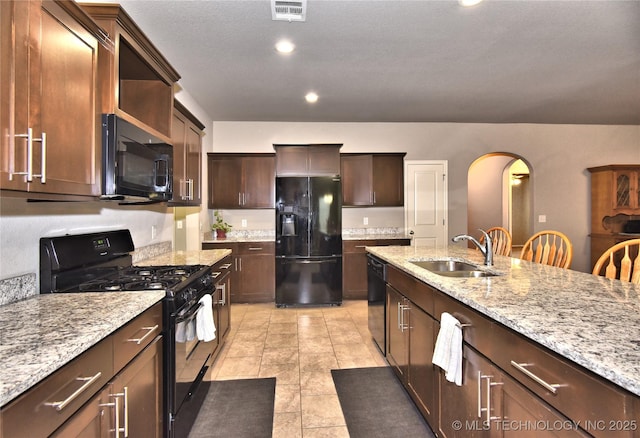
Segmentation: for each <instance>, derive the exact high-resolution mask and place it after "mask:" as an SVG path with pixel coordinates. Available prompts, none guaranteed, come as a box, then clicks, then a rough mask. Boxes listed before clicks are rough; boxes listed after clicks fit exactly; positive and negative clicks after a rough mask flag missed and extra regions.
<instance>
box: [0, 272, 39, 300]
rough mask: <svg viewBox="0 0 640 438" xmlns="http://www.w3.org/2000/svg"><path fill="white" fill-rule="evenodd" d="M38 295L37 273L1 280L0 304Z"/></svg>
mask: <svg viewBox="0 0 640 438" xmlns="http://www.w3.org/2000/svg"><path fill="white" fill-rule="evenodd" d="M35 295H38V287H37V285H36V274H25V275H19V276H17V277H12V278H6V279H4V280H0V306H3V305H5V304H9V303H13V302H16V301H20V300H24V299H26V298H29V297H32V296H35Z"/></svg>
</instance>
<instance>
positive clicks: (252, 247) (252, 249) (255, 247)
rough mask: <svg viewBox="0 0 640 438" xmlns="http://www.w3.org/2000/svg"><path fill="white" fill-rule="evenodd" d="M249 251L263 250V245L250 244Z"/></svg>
mask: <svg viewBox="0 0 640 438" xmlns="http://www.w3.org/2000/svg"><path fill="white" fill-rule="evenodd" d="M249 251H262V247H261V246H250V247H249Z"/></svg>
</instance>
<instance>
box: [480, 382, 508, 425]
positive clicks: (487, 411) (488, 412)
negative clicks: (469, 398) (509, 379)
mask: <svg viewBox="0 0 640 438" xmlns="http://www.w3.org/2000/svg"><path fill="white" fill-rule="evenodd" d="M492 378H493V376H488V375H483V374H482V371H478V418H482V413H483V412H484V413H485V414H486V418H485V420H484V421H485V423H486V424H489V423H490V422H491V420H498V419H500V417H496V416H494V417H492V416H491V388H492V387H494V386H499V385H502V383H499V382H492V381H491V379H492ZM483 379H485V380H486V381H487V395H486V397H487V407H486V408H483V407H482V380H483Z"/></svg>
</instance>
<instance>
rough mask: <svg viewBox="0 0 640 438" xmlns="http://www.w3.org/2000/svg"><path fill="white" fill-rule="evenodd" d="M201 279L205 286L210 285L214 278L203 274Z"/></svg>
mask: <svg viewBox="0 0 640 438" xmlns="http://www.w3.org/2000/svg"><path fill="white" fill-rule="evenodd" d="M200 281H201V282H202V284H203V285H204V286H210V285H211V284H212V283H213V278H212V277H211V275H203V276H202V279H201V280H200Z"/></svg>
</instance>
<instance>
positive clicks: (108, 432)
mask: <svg viewBox="0 0 640 438" xmlns="http://www.w3.org/2000/svg"><path fill="white" fill-rule="evenodd" d="M162 330H163V326H162V303H158V304H155V305H154V306H152V307H151V308H149V309H148V310H146V311H145V312H143V313H142V314H141V315H139V316H138V317H136V318H135V319H133V320H132V321H130V322H129V323H127V324H126V325H125V326H123V327H121V328H120V329H118V330H117V331H116V332H114V333H113V334H111V335H110V336H108V337H106V338H105V339H103V340H102V341H100V342H99V343H98V344H96V345H94V346H93V347H91V348H90V349H89V350H87V351H85V352H84V353H82V354H81V355H79V356H78V357H77V358H75V359H73V360H72V361H71V362H69V364H67V365H65V366H64V367H62V368H60V369H59V370H57V371H56V372H54V373H53V374H51V375H50V376H49V377H47V378H45V379H44V380H43V381H41V382H40V383H38V384H37V385H35V386H34V387H33V388H31V389H30V390H28V391H27V392H25V393H24V394H22V395H21V396H19V397H18V398H17V399H16V400H14V401H13V402H11V403H9V405H7V406H6V407H3V408H2V412H1V415H2V435H3V436H5V437H13V436H59V437H65V438H66V437H70V436H83V437H87V436H88V437H111V436H113V435H114V427H115V424H116V421H115V419H116V411H115V410H116V409H118V425H119V427H120V428H121V430H120V433H122V432H124V428H125V418H127V419H128V422H127V425H126V427H127V428H128V431H129V436H140V437H161V436H162V430H163V429H162V425H163V415H162V409H163V388H162V385H163V366H162V363H163V362H162V355H163V348H162V339H163V337H162ZM52 403H55V405H54V404H52ZM33 418H37V419H38V421H33Z"/></svg>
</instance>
